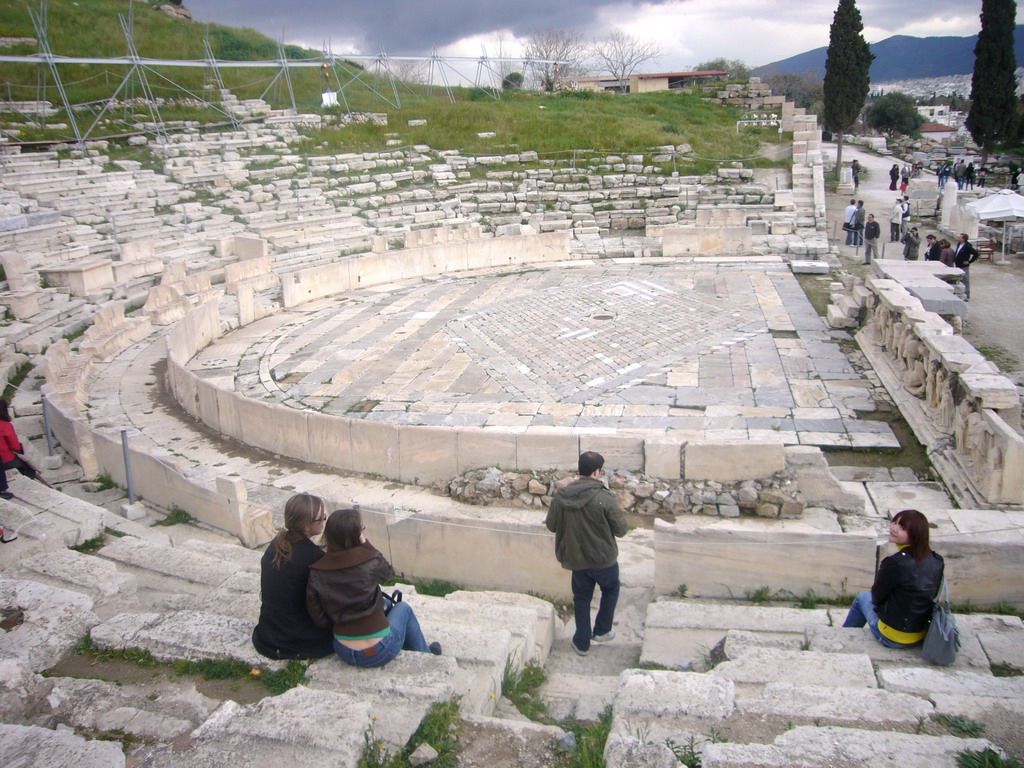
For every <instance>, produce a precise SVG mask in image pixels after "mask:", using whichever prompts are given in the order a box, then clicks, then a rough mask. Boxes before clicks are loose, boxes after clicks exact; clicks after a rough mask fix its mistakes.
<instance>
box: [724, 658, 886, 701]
mask: <svg viewBox="0 0 1024 768" xmlns="http://www.w3.org/2000/svg"><path fill="white" fill-rule="evenodd" d="M708 674H710V675H712V676H714V677H717V678H721V679H723V680H731V681H733V682H734V683H736V684H738V685H743V686H745V687H744V691H749V692H756V690H759V688H760V687H761V686H764V685H766V684H768V683H793V684H796V685H821V686H826V687H830V688H876V687H877V686H878V683H877V681H876V680H875V671H874V668H873V667H872V666H871V659H869V658H868V657H867V655H865V654H843V653H820V652H818V651H780V650H776V649H773V648H751V649H750V650H749V651H747V652H746V653H744V654H743V655H742V656H740V657H739V658H738V659H734V660H732V661H725V662H722V663H721V664H719V665H717V666H716V667H715V668H714V669H713V670H712V671H711V672H709V673H708Z"/></svg>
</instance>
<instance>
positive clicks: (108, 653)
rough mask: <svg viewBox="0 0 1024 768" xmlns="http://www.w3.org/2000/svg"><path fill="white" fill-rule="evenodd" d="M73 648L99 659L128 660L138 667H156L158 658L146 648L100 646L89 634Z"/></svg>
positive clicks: (79, 652)
mask: <svg viewBox="0 0 1024 768" xmlns="http://www.w3.org/2000/svg"><path fill="white" fill-rule="evenodd" d="M72 650H73V651H74V652H75V653H78V654H81V655H83V656H88V657H89V658H92V659H96V660H97V661H106V662H112V661H127V662H128V663H130V664H134V665H135V666H137V667H155V666H156V665H157V660H156V659H154V658H153V654H151V653H150V652H149V651H147V650H146V649H145V648H100V647H99V646H98V645H96V644H95V643H94V642H93V641H92V638H91V637H90V636H89V635H83V636H82V637H81V639H79V641H78V642H77V643H75V645H74V647H73V648H72Z"/></svg>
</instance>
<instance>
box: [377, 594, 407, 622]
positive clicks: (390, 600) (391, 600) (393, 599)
mask: <svg viewBox="0 0 1024 768" xmlns="http://www.w3.org/2000/svg"><path fill="white" fill-rule="evenodd" d="M380 593H381V595H382V596H383V598H384V615H385V616H387V615H388V614H389V613H391V609H392V608H394V607H395V606H396V605H398V604H399V603H400V602H402V590H400V589H396V590H395V591H394V592H392V593H391V594H390V595H389V594H388V593H387V592H385V591H384V590H383V589H381V591H380Z"/></svg>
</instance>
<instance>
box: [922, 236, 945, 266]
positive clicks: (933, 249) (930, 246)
mask: <svg viewBox="0 0 1024 768" xmlns="http://www.w3.org/2000/svg"><path fill="white" fill-rule="evenodd" d="M925 239H926V240H927V245H925V249H924V260H925V261H938V260H939V255H940V254H941V253H942V246H941V245H939V241H938V240H937V239H936V238H935V235H928V237H927V238H925Z"/></svg>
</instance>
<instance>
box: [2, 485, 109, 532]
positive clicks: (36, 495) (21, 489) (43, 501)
mask: <svg viewBox="0 0 1024 768" xmlns="http://www.w3.org/2000/svg"><path fill="white" fill-rule="evenodd" d="M8 483H9V485H10V490H11V493H13V494H14V496H15V499H16V502H14V503H16V504H17V506H19V507H21V510H20V512H21V518H22V519H21V522H20V524H19V525H18V527H17V528H16V530H20V529H21V527H23V526H24V527H25V528H26V529H27V530H26V532H27V533H28V535H29V536H32V533H31V532H30V529H31V528H32V526H31V525H30V523H31V519H30V518H29V517H28V514H27V513H30V515H31V518H35V517H40V516H41V517H42V518H43V521H42V522H44V523H46V525H44V526H43V527H45V528H48V529H50V530H51V531H52V528H50V526H49V523H52V524H53V525H54V526H56V528H57V529H59V530H60V531H61V532H62V534H63V541H64V546H67V547H74V546H78V545H79V544H82V543H83V542H86V541H89V540H90V539H93V538H95V537H97V536H99V535H100V534H101V533H102V532H103V513H104V510H103V509H102V508H101V507H97V506H94V505H92V504H90V503H89V502H87V501H82V500H81V499H76V498H74V497H73V496H68V495H67V494H64V493H61V492H60V491H58V490H57V489H55V488H49V487H47V486H45V485H43V484H42V483H39V482H36V481H35V480H29V479H28V478H27V477H24V476H23V475H21V474H20V473H18V472H11V473H10V475H9V476H8ZM9 505H12V502H10V501H3V500H0V509H6V508H8V506H9ZM5 520H6V518H5Z"/></svg>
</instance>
